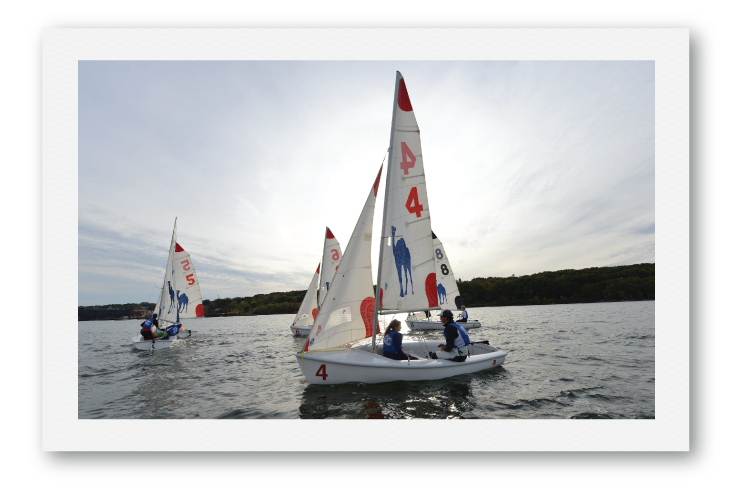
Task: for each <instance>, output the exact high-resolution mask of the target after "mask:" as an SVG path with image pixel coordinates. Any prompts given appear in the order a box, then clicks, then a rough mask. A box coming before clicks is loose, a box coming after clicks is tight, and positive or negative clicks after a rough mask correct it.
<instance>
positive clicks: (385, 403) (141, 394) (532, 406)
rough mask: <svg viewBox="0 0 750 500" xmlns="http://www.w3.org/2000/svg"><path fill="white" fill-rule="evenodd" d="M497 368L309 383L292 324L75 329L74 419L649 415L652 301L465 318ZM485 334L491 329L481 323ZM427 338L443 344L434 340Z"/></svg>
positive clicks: (253, 320) (261, 320)
mask: <svg viewBox="0 0 750 500" xmlns="http://www.w3.org/2000/svg"><path fill="white" fill-rule="evenodd" d="M470 314H471V315H472V316H476V317H479V318H480V320H481V321H482V322H483V324H484V325H485V326H483V327H482V328H480V329H477V330H471V331H470V332H469V333H470V336H471V337H472V338H474V339H487V340H489V341H490V343H491V344H492V345H495V346H498V347H500V348H502V349H503V350H505V351H506V352H508V357H507V359H506V363H505V364H504V365H503V366H502V367H499V368H496V369H492V370H486V371H483V372H479V373H475V374H470V375H463V376H459V377H453V378H451V379H445V380H439V381H425V382H392V383H387V384H372V385H368V384H341V385H338V386H313V385H310V384H308V383H307V381H306V380H305V379H304V377H303V376H302V374H301V373H300V371H299V368H298V366H297V360H296V358H295V357H294V352H295V351H297V350H299V349H301V348H302V346H304V344H305V342H306V339H304V338H294V337H292V336H291V335H290V334H289V328H288V326H289V323H291V320H292V316H291V315H278V316H252V317H236V318H201V319H192V320H185V321H184V324H185V325H186V327H187V328H192V329H193V330H196V331H197V333H194V334H193V336H192V337H190V338H188V339H187V340H184V341H180V342H178V343H176V344H175V345H174V346H173V347H172V348H171V349H166V350H160V351H154V352H151V353H150V352H148V351H137V350H135V349H133V348H132V345H131V344H130V342H129V339H130V338H132V336H133V332H134V331H136V330H137V327H138V325H139V322H137V321H135V320H132V321H130V320H129V321H109V322H107V321H98V322H81V323H79V345H78V351H79V356H78V360H79V391H78V394H79V397H78V407H79V418H232V419H239V418H250V419H258V418H285V419H288V418H303V419H322V418H363V419H385V418H410V419H415V418H416V419H421V418H423V419H427V418H430V419H433V418H440V419H449V418H576V419H578V418H631V419H635V418H646V419H653V418H655V405H654V401H655V396H654V385H655V370H654V367H655V362H654V332H655V329H654V302H623V303H606V304H571V305H556V306H526V307H503V308H501V307H495V308H483V309H480V308H476V309H470ZM487 325H493V326H487ZM429 337H430V338H435V339H437V338H440V333H439V332H433V333H431V334H430V335H429Z"/></svg>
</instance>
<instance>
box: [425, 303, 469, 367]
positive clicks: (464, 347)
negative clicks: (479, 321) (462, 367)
mask: <svg viewBox="0 0 750 500" xmlns="http://www.w3.org/2000/svg"><path fill="white" fill-rule="evenodd" d="M440 322H441V323H443V325H445V330H443V336H444V337H445V344H440V345H439V347H440V351H441V352H438V353H433V354H435V356H433V358H436V359H448V360H450V361H457V362H461V361H466V356H467V355H468V354H469V344H470V343H471V340H469V334H468V333H466V330H465V329H464V327H463V326H461V325H459V324H458V323H454V322H453V313H452V312H451V311H450V310H449V309H446V310H445V311H443V313H442V314H441V315H440Z"/></svg>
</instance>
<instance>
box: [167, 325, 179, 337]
mask: <svg viewBox="0 0 750 500" xmlns="http://www.w3.org/2000/svg"><path fill="white" fill-rule="evenodd" d="M167 333H168V334H169V335H170V336H172V337H174V336H175V335H177V334H178V333H180V327H179V326H177V325H169V326H168V327H167Z"/></svg>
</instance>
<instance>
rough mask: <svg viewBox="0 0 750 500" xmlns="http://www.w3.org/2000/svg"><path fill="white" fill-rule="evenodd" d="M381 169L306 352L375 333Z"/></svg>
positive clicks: (316, 319) (335, 345)
mask: <svg viewBox="0 0 750 500" xmlns="http://www.w3.org/2000/svg"><path fill="white" fill-rule="evenodd" d="M381 172H382V167H381V170H380V171H379V172H378V177H377V178H376V180H375V184H373V186H372V189H371V190H370V194H369V195H368V197H367V202H366V203H365V206H364V208H363V209H362V213H361V214H360V216H359V220H358V221H357V225H356V226H355V228H354V231H353V232H352V236H351V238H350V239H349V244H348V245H347V246H346V251H345V252H344V255H343V256H342V257H341V262H340V264H339V265H338V270H337V271H336V274H335V275H334V277H333V281H332V282H331V285H330V287H329V288H328V294H327V295H326V300H325V302H324V303H323V304H322V306H321V308H320V311H319V312H318V317H317V318H315V323H313V326H312V329H311V330H310V335H309V337H308V338H307V343H306V344H305V348H304V351H305V352H312V351H320V350H324V349H330V348H333V347H337V346H340V345H343V344H346V343H348V342H353V341H355V340H360V339H364V338H367V337H371V336H372V328H373V318H374V316H375V297H374V296H373V288H372V261H371V259H370V252H371V250H372V217H373V215H374V212H375V197H376V196H377V194H378V185H379V183H380V174H381Z"/></svg>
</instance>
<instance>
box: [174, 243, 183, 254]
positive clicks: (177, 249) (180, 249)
mask: <svg viewBox="0 0 750 500" xmlns="http://www.w3.org/2000/svg"><path fill="white" fill-rule="evenodd" d="M174 251H175V252H184V251H185V250H183V249H182V247H181V246H180V244H179V243H177V242H176V241H175V242H174Z"/></svg>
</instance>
